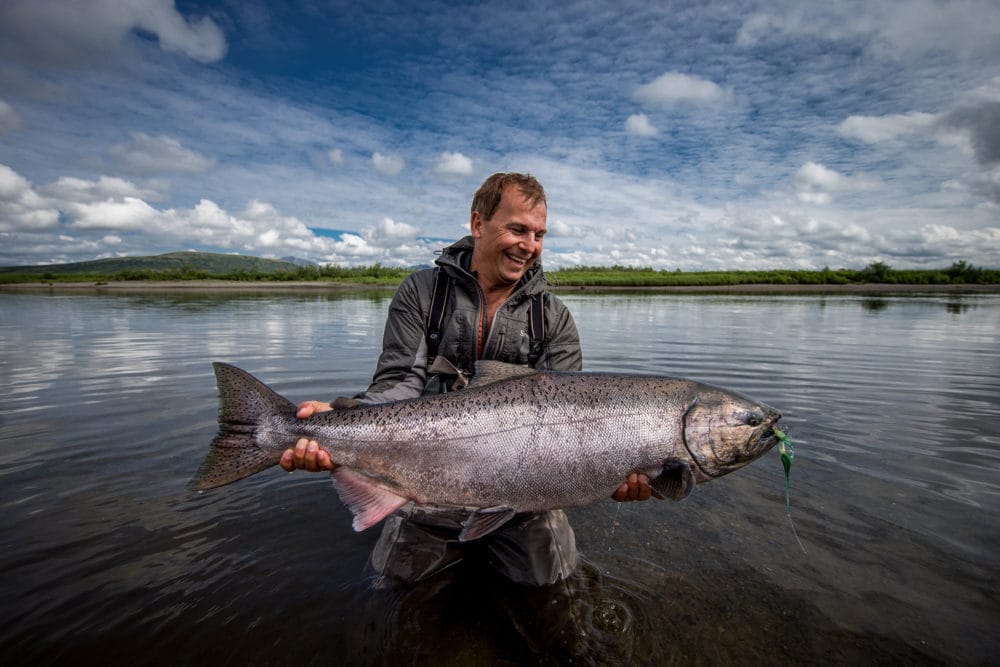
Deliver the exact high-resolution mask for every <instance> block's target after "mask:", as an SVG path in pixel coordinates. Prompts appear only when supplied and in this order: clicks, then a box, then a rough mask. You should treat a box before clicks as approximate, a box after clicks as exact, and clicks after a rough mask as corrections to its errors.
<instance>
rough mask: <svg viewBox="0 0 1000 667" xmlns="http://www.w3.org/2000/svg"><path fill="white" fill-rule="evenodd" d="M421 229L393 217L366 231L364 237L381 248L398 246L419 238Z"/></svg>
mask: <svg viewBox="0 0 1000 667" xmlns="http://www.w3.org/2000/svg"><path fill="white" fill-rule="evenodd" d="M418 233H419V230H418V229H417V228H416V227H413V226H412V225H408V224H406V223H405V222H396V221H395V220H393V219H392V218H383V219H382V221H381V222H380V223H379V224H377V225H375V226H373V227H369V228H367V229H366V230H365V231H364V235H363V236H364V239H365V241H367V242H368V243H370V244H372V245H373V246H376V247H379V248H396V247H399V246H401V245H403V244H405V243H409V242H411V241H413V240H415V239H416V238H417V234H418Z"/></svg>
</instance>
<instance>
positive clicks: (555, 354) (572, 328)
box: [545, 293, 583, 371]
mask: <svg viewBox="0 0 1000 667" xmlns="http://www.w3.org/2000/svg"><path fill="white" fill-rule="evenodd" d="M545 301H546V309H547V310H548V312H547V313H546V317H545V321H546V326H547V327H548V331H547V332H546V334H547V338H548V346H547V361H548V367H549V368H550V369H551V370H554V371H580V370H583V351H582V350H581V349H580V334H579V332H578V331H577V329H576V322H574V321H573V315H572V314H571V313H570V312H569V308H567V307H566V305H565V304H564V303H563V302H562V301H560V300H559V299H558V298H556V297H555V296H554V295H553V294H552V293H549V294H548V297H547V298H546V300H545Z"/></svg>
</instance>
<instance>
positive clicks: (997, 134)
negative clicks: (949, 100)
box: [941, 100, 1000, 166]
mask: <svg viewBox="0 0 1000 667" xmlns="http://www.w3.org/2000/svg"><path fill="white" fill-rule="evenodd" d="M941 125H942V126H944V127H946V128H954V129H957V130H961V131H964V132H966V133H967V134H968V138H969V143H970V145H971V147H972V151H973V153H974V155H975V157H976V160H977V161H978V162H979V164H981V165H984V166H992V165H996V164H1000V101H993V100H990V101H985V102H981V103H979V104H974V105H969V106H963V107H960V108H958V109H955V110H954V111H952V112H950V113H948V114H947V115H945V116H944V117H943V118H942V119H941Z"/></svg>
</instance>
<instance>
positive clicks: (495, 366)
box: [469, 360, 538, 388]
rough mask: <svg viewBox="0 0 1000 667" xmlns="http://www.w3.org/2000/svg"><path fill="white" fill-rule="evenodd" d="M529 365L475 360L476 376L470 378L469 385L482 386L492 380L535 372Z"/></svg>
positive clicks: (508, 378)
mask: <svg viewBox="0 0 1000 667" xmlns="http://www.w3.org/2000/svg"><path fill="white" fill-rule="evenodd" d="M537 372H538V371H536V370H535V369H534V368H531V367H530V366H518V365H517V364H508V363H504V362H503V361H492V360H483V361H477V362H476V376H475V377H474V378H472V382H470V383H469V387H470V388H471V387H484V386H486V385H488V384H493V383H494V382H503V381H504V380H513V379H514V378H519V377H525V376H526V375H534V374H535V373H537Z"/></svg>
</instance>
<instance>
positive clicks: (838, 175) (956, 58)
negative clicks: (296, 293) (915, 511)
mask: <svg viewBox="0 0 1000 667" xmlns="http://www.w3.org/2000/svg"><path fill="white" fill-rule="evenodd" d="M997 25H1000V3H997V2H996V1H995V0H967V1H961V0H956V1H952V2H938V1H933V0H907V1H900V2H856V1H854V0H851V1H845V0H831V1H830V2H824V3H802V2H801V1H800V0H795V1H793V2H780V1H778V2H751V1H732V2H729V1H725V2H714V1H708V2H691V3H679V2H660V3H650V2H631V1H624V2H621V1H619V2H596V1H589V2H546V1H544V0H536V1H534V2H520V3H518V2H515V3H511V2H505V3H468V4H463V3H456V2H411V3H404V2H384V3H383V2H371V3H355V2H323V1H321V0H310V1H303V2H287V3H274V2H265V1H262V0H231V1H228V0H223V1H220V2H176V3H175V2H172V1H171V0H129V1H127V2H125V1H122V0H62V1H60V0H4V1H3V2H2V3H0V265H14V264H45V263H52V262H65V261H79V260H88V259H96V258H101V257H111V256H121V255H144V254H156V253H161V252H169V251H174V250H186V249H195V250H210V251H217V252H235V253H243V254H253V255H259V256H267V257H287V256H294V257H300V258H306V259H310V260H313V261H315V262H319V263H336V264H341V265H345V264H346V265H357V264H371V263H374V262H381V263H383V264H393V265H395V264H400V265H417V264H424V263H427V262H428V261H429V260H430V259H431V258H432V257H433V252H434V251H435V250H436V249H438V248H440V247H441V246H442V245H445V244H446V243H447V242H449V241H451V240H453V239H456V238H458V237H460V236H462V235H463V234H465V233H466V231H467V229H468V217H469V210H468V209H469V202H470V200H471V197H472V194H473V192H474V191H475V189H476V188H477V187H478V185H479V183H481V182H482V180H483V179H484V178H485V177H486V176H488V175H489V174H491V173H493V172H494V171H507V170H516V171H527V172H530V173H532V174H534V175H536V176H537V177H538V178H539V179H540V180H541V181H542V183H543V184H544V185H545V187H546V190H547V193H548V199H549V216H548V224H549V229H550V235H549V236H548V237H547V239H546V249H545V257H544V261H545V264H546V266H548V267H550V268H554V267H560V266H573V265H578V264H588V265H611V264H626V265H637V266H653V267H656V268H661V269H670V270H673V269H678V268H679V269H682V270H698V269H766V268H822V267H825V266H829V267H831V268H839V267H862V266H865V265H866V264H868V263H870V262H873V261H883V262H886V263H888V264H889V265H891V266H893V267H896V268H907V267H940V266H948V265H950V264H951V263H952V262H954V261H957V260H966V261H969V262H971V263H973V264H974V265H976V266H986V267H1000V32H998V31H997V29H996V26H997Z"/></svg>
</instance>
